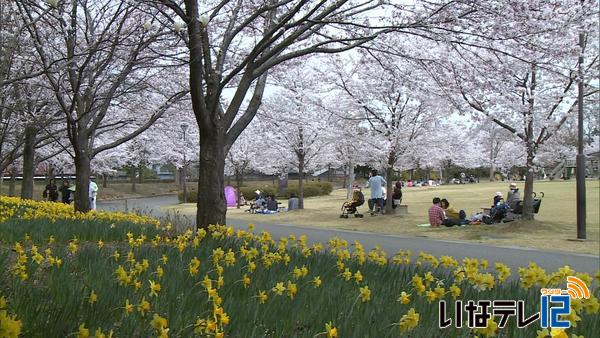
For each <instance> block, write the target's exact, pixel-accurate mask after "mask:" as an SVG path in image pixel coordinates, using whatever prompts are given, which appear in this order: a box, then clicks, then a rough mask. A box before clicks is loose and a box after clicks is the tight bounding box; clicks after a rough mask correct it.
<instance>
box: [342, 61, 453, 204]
mask: <svg viewBox="0 0 600 338" xmlns="http://www.w3.org/2000/svg"><path fill="white" fill-rule="evenodd" d="M398 61H399V60H397V59H396V58H394V57H389V56H387V55H386V54H376V53H369V54H368V55H364V56H362V57H361V58H360V59H357V60H356V61H355V62H354V63H353V67H352V68H350V69H339V70H338V74H339V78H338V80H337V83H338V87H339V91H340V95H343V96H342V97H344V98H345V99H343V101H344V107H345V108H346V109H347V111H348V112H349V113H350V114H349V115H348V117H350V118H354V119H359V120H360V121H361V122H362V123H364V125H365V126H367V128H368V130H369V134H370V135H369V136H368V141H367V142H368V143H370V147H368V148H367V149H366V150H367V151H368V152H369V153H370V156H371V160H370V161H369V162H370V163H371V164H372V165H373V166H375V167H379V168H385V172H386V176H387V177H388V180H387V199H388V200H389V201H391V200H392V198H391V195H392V190H393V189H392V187H393V182H392V180H391V179H390V178H391V177H392V176H393V173H394V170H397V169H401V168H404V167H405V166H406V165H407V164H408V161H407V159H411V158H414V157H415V156H411V155H414V154H416V153H417V152H418V151H419V150H422V149H425V148H426V147H427V146H429V145H428V144H426V142H423V141H424V140H425V139H424V138H425V136H426V135H428V134H430V133H442V132H443V129H442V128H440V127H439V123H437V122H436V121H438V120H439V119H443V118H444V117H445V116H446V115H447V114H448V113H449V112H444V111H443V109H441V108H440V104H439V103H438V102H437V101H436V100H435V99H434V98H428V97H427V96H428V95H431V94H430V93H427V92H426V91H425V90H423V89H422V87H421V86H420V85H419V82H418V81H416V80H415V79H417V78H419V75H417V72H418V68H417V67H412V65H411V64H409V63H407V62H404V63H403V64H401V63H399V62H398ZM411 153H412V154H411ZM386 209H387V211H391V210H392V206H391V203H388V204H387V205H386Z"/></svg>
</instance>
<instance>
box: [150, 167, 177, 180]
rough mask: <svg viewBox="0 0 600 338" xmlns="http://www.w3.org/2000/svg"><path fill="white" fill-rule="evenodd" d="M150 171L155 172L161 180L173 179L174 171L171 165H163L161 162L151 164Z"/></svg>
mask: <svg viewBox="0 0 600 338" xmlns="http://www.w3.org/2000/svg"><path fill="white" fill-rule="evenodd" d="M151 169H152V171H154V172H155V173H156V176H158V178H159V179H161V180H174V179H175V172H174V171H173V169H172V166H168V165H163V164H153V165H152V166H151Z"/></svg>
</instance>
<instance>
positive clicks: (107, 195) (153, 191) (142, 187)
mask: <svg viewBox="0 0 600 338" xmlns="http://www.w3.org/2000/svg"><path fill="white" fill-rule="evenodd" d="M97 183H98V187H99V188H100V189H98V199H99V200H113V199H121V198H138V197H151V196H161V195H170V194H173V195H174V194H177V191H178V190H177V189H178V186H177V183H174V182H156V181H148V182H144V183H137V184H136V185H135V191H133V189H132V185H131V183H129V182H111V181H109V183H108V186H107V187H103V186H102V182H101V181H97ZM60 184H62V180H61V179H60V178H57V179H56V185H58V186H60ZM71 184H74V182H71ZM8 185H9V182H8V181H7V180H5V181H4V183H3V184H2V194H3V195H7V194H8V190H9V188H8ZM193 185H195V183H193ZM45 186H46V183H45V182H44V181H36V182H35V184H34V186H33V199H34V200H41V199H42V192H43V191H44V188H45ZM189 186H190V189H192V183H190V185H189ZM193 188H195V187H193ZM15 191H16V195H17V196H19V195H20V194H21V183H20V182H17V183H16V184H15Z"/></svg>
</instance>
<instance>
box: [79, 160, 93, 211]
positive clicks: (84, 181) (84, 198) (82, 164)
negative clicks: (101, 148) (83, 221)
mask: <svg viewBox="0 0 600 338" xmlns="http://www.w3.org/2000/svg"><path fill="white" fill-rule="evenodd" d="M90 173H91V169H90V158H89V157H88V156H87V155H86V154H85V153H84V152H78V153H76V154H75V211H80V212H88V211H90V195H89V190H90Z"/></svg>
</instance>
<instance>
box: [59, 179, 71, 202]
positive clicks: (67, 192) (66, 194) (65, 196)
mask: <svg viewBox="0 0 600 338" xmlns="http://www.w3.org/2000/svg"><path fill="white" fill-rule="evenodd" d="M70 188H71V185H70V184H69V180H63V183H62V185H61V186H60V194H61V196H62V198H61V199H62V202H63V203H66V204H69V203H71V189H70Z"/></svg>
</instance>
